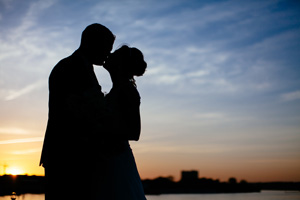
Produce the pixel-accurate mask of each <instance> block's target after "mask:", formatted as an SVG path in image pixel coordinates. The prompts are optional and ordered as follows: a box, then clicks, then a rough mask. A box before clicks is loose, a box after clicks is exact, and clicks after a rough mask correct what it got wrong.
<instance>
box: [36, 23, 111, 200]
mask: <svg viewBox="0 0 300 200" xmlns="http://www.w3.org/2000/svg"><path fill="white" fill-rule="evenodd" d="M114 40H115V36H114V35H113V34H112V32H111V31H110V30H109V29H107V28H106V27H105V26H103V25H101V24H92V25H89V26H88V27H87V28H86V29H85V30H84V31H83V33H82V37H81V44H80V47H79V48H78V49H77V50H76V51H75V52H74V53H73V54H72V55H71V56H69V57H67V58H65V59H63V60H61V61H60V62H59V63H58V64H57V65H56V66H55V67H54V68H53V70H52V72H51V74H50V77H49V116H48V124H47V130H46V134H45V140H44V145H43V150H42V156H41V162H40V165H42V166H43V167H44V168H45V176H46V194H45V197H46V200H54V199H55V200H57V199H64V200H65V199H72V200H74V199H80V200H83V199H92V198H91V194H92V192H93V191H91V190H92V189H91V188H93V187H94V186H93V185H94V184H93V180H92V177H93V173H96V172H97V171H96V170H97V169H95V168H94V167H93V166H94V163H93V157H94V156H95V155H93V152H95V151H94V149H93V148H94V147H95V145H93V143H92V141H93V135H91V133H93V132H95V130H93V129H94V126H93V125H92V123H93V119H92V118H91V117H90V116H89V114H90V113H89V111H90V110H89V109H85V106H86V105H89V104H88V103H86V102H87V101H88V100H86V99H87V98H89V97H90V96H89V93H90V91H93V93H94V96H95V95H96V96H97V98H98V101H97V102H99V104H101V103H102V102H101V98H102V99H103V93H102V92H101V86H100V85H99V84H98V81H97V78H96V76H95V74H94V70H93V64H95V65H103V64H104V62H105V60H106V58H107V57H108V55H109V53H110V51H111V50H112V46H113V43H114ZM99 108H101V105H100V106H99ZM97 112H99V110H97ZM100 112H101V109H100ZM98 114H100V115H101V113H98ZM91 116H93V115H92V114H91ZM103 123H104V122H103ZM100 127H101V124H100ZM100 131H101V130H100ZM98 133H99V135H101V132H98ZM98 170H100V169H98ZM98 173H99V172H98Z"/></svg>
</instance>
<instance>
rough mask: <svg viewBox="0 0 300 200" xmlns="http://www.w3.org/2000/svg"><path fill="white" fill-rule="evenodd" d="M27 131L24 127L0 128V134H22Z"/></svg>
mask: <svg viewBox="0 0 300 200" xmlns="http://www.w3.org/2000/svg"><path fill="white" fill-rule="evenodd" d="M28 133H29V132H28V131H27V130H25V129H21V128H3V127H2V128H0V134H16V135H23V134H28Z"/></svg>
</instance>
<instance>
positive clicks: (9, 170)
mask: <svg viewBox="0 0 300 200" xmlns="http://www.w3.org/2000/svg"><path fill="white" fill-rule="evenodd" d="M7 174H11V175H20V174H24V171H23V170H22V169H20V168H18V167H9V168H7Z"/></svg>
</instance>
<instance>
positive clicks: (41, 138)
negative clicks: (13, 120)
mask: <svg viewBox="0 0 300 200" xmlns="http://www.w3.org/2000/svg"><path fill="white" fill-rule="evenodd" d="M43 140H44V137H33V138H22V139H14V140H2V141H0V144H16V143H29V142H41V141H43Z"/></svg>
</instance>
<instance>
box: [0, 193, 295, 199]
mask: <svg viewBox="0 0 300 200" xmlns="http://www.w3.org/2000/svg"><path fill="white" fill-rule="evenodd" d="M147 199H148V200H300V192H284V191H262V192H261V193H246V194H188V195H187V194H182V195H159V196H147ZM0 200H11V199H10V196H4V197H0ZM17 200H44V195H43V194H25V195H21V196H18V197H17Z"/></svg>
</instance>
